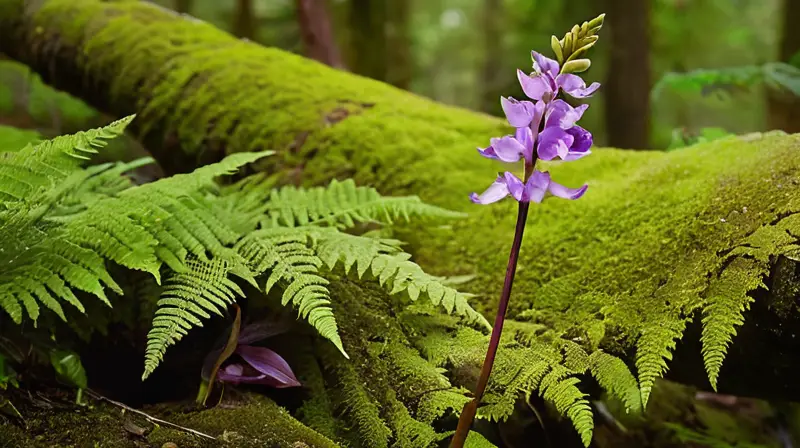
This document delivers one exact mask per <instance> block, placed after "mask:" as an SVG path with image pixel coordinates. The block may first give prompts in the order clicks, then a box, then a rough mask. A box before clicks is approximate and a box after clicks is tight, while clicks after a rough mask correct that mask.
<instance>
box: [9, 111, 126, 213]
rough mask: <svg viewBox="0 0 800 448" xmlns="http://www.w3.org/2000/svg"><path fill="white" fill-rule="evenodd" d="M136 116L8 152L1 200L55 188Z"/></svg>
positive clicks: (26, 196)
mask: <svg viewBox="0 0 800 448" xmlns="http://www.w3.org/2000/svg"><path fill="white" fill-rule="evenodd" d="M133 118H134V117H133V116H130V117H126V118H123V119H121V120H118V121H115V122H113V123H111V124H109V125H108V126H104V127H102V128H99V129H93V130H90V131H85V132H78V133H77V134H73V135H66V136H61V137H56V138H54V139H52V140H47V141H44V142H41V143H38V144H36V145H33V144H28V145H27V146H25V147H24V148H23V149H21V150H19V151H17V152H14V153H6V154H5V155H4V157H2V158H0V181H1V182H0V202H7V201H20V200H23V199H30V198H31V197H32V196H33V195H34V193H36V192H38V191H40V190H43V189H50V188H53V187H54V186H55V185H56V184H57V183H59V182H61V181H63V180H64V179H66V178H67V177H68V176H69V175H70V174H72V173H73V172H74V171H76V170H78V169H80V167H81V165H82V164H83V163H84V162H85V160H87V159H88V157H87V154H95V153H97V152H98V151H97V148H102V147H103V146H105V145H106V144H107V141H108V140H110V139H112V138H114V137H117V136H119V135H121V134H122V133H123V132H124V131H125V127H126V126H127V125H128V124H129V123H130V122H131V121H132V120H133Z"/></svg>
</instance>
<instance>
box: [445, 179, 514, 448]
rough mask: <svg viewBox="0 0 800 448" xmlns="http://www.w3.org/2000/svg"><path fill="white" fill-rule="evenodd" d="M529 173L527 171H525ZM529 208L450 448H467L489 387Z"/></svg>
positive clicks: (511, 256)
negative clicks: (474, 383)
mask: <svg viewBox="0 0 800 448" xmlns="http://www.w3.org/2000/svg"><path fill="white" fill-rule="evenodd" d="M526 168H527V167H526ZM526 171H528V170H527V169H526ZM526 174H527V173H526ZM526 177H527V176H526ZM529 205H530V203H529V202H520V203H519V212H518V213H517V227H516V231H515V232H514V243H513V244H512V245H511V254H510V255H509V257H508V267H507V268H506V279H505V282H504V283H503V293H502V295H501V296H500V303H499V304H498V306H497V316H495V318H494V327H493V328H492V336H491V338H490V339H489V348H488V350H487V351H486V358H485V359H484V361H483V367H482V368H481V375H480V377H478V385H477V386H476V388H475V398H473V399H472V400H471V401H470V402H469V403H467V404H465V405H464V409H463V410H462V411H461V417H460V418H459V420H458V427H457V428H456V432H455V434H454V435H453V439H452V440H451V441H450V448H462V447H463V446H464V443H465V442H466V440H467V435H468V434H469V429H470V427H471V426H472V422H473V420H475V414H476V413H477V412H478V404H479V403H480V402H481V398H483V393H484V392H485V391H486V385H487V384H488V383H489V375H490V374H491V373H492V366H493V365H494V358H495V356H496V355H497V348H498V346H499V345H500V335H501V333H502V332H503V322H505V318H506V310H508V299H509V297H511V287H512V285H513V284H514V274H515V273H516V272H517V259H518V258H519V249H520V247H521V246H522V234H523V233H524V232H525V222H526V221H527V219H528V206H529Z"/></svg>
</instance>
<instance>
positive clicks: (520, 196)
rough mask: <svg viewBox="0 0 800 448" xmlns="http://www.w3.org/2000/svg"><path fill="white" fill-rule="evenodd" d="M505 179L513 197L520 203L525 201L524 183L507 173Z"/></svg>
mask: <svg viewBox="0 0 800 448" xmlns="http://www.w3.org/2000/svg"><path fill="white" fill-rule="evenodd" d="M503 176H504V178H505V183H506V185H507V186H508V192H509V193H511V196H513V197H514V199H516V200H518V201H523V200H525V199H524V193H525V185H524V184H523V183H522V181H521V180H519V178H518V177H517V176H515V175H514V174H512V173H510V172H508V171H506V172H505V173H504V174H503Z"/></svg>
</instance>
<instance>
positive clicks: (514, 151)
mask: <svg viewBox="0 0 800 448" xmlns="http://www.w3.org/2000/svg"><path fill="white" fill-rule="evenodd" d="M491 143H492V146H491V147H492V148H494V152H495V154H496V156H497V159H498V160H502V161H503V162H508V163H513V162H516V161H518V160H519V159H520V157H522V155H523V154H524V153H525V147H524V146H523V145H522V143H520V142H519V141H517V139H515V138H514V137H511V136H510V135H507V136H505V137H501V138H493V139H491Z"/></svg>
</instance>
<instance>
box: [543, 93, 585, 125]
mask: <svg viewBox="0 0 800 448" xmlns="http://www.w3.org/2000/svg"><path fill="white" fill-rule="evenodd" d="M588 108H589V105H588V104H582V105H580V106H578V107H572V106H570V105H569V104H568V103H567V102H566V101H564V100H555V101H553V102H552V103H550V105H549V106H548V108H547V113H546V117H547V118H546V119H545V127H551V126H558V127H560V128H561V129H569V128H571V127H572V126H575V122H577V121H578V120H580V119H581V117H582V116H583V113H584V112H586V109H588Z"/></svg>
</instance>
